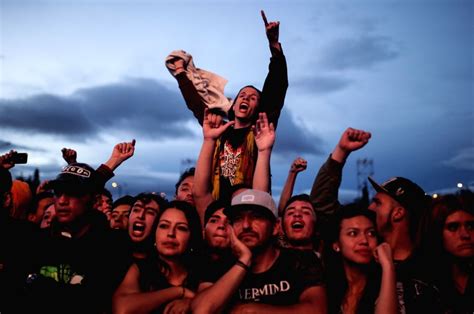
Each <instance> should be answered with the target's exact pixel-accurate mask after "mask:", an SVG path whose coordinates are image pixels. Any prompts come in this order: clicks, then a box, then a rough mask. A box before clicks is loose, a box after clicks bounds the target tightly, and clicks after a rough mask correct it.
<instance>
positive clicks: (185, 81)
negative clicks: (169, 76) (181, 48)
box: [172, 58, 207, 125]
mask: <svg viewBox="0 0 474 314" xmlns="http://www.w3.org/2000/svg"><path fill="white" fill-rule="evenodd" d="M172 62H173V64H174V66H175V71H176V72H175V73H176V75H175V78H176V80H177V81H178V85H179V89H180V90H181V95H183V98H184V101H185V102H186V106H187V107H188V108H189V110H191V111H192V112H193V114H194V116H195V117H196V119H197V120H198V122H199V124H200V125H202V123H203V120H204V109H205V108H207V106H206V104H205V103H204V102H203V101H202V98H201V96H199V93H198V91H197V89H196V87H195V86H194V84H193V82H191V80H190V79H189V78H188V77H187V75H186V64H185V62H184V60H183V59H181V58H175V59H174V60H173V61H172Z"/></svg>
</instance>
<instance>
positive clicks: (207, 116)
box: [202, 108, 235, 141]
mask: <svg viewBox="0 0 474 314" xmlns="http://www.w3.org/2000/svg"><path fill="white" fill-rule="evenodd" d="M234 123H235V121H229V122H227V123H225V124H223V122H222V116H220V115H218V114H214V113H210V112H209V109H208V108H205V109H204V120H203V122H202V133H203V135H204V139H205V140H206V139H208V140H213V141H215V140H217V139H218V138H219V137H220V136H221V135H222V134H223V133H224V131H225V130H227V128H228V127H230V126H231V125H234Z"/></svg>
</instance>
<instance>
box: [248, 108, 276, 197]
mask: <svg viewBox="0 0 474 314" xmlns="http://www.w3.org/2000/svg"><path fill="white" fill-rule="evenodd" d="M253 131H254V134H255V143H256V144H257V148H258V155H257V162H256V164H255V171H254V174H253V182H252V188H253V189H255V190H260V191H264V192H269V191H270V157H271V155H272V149H273V144H274V143H275V128H274V127H273V123H268V119H267V115H266V113H265V112H261V113H259V117H258V120H257V122H256V123H255V126H254V127H253Z"/></svg>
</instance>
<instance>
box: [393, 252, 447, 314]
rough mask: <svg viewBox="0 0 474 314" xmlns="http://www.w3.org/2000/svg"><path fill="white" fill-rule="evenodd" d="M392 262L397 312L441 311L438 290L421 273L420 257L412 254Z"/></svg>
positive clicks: (409, 313)
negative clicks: (394, 275) (395, 283)
mask: <svg viewBox="0 0 474 314" xmlns="http://www.w3.org/2000/svg"><path fill="white" fill-rule="evenodd" d="M394 264H395V272H396V276H397V287H396V290H397V298H398V310H399V313H401V314H404V313H407V314H411V313H441V312H442V311H441V297H440V293H439V290H438V289H437V287H436V286H435V285H434V284H433V282H432V280H429V278H427V277H426V276H425V275H423V271H422V270H423V267H424V265H423V263H422V259H420V258H419V257H418V256H417V255H412V256H410V257H409V258H407V259H405V260H403V261H394Z"/></svg>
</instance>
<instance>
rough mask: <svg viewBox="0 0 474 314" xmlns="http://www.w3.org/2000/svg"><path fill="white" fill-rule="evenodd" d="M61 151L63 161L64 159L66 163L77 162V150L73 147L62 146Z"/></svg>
mask: <svg viewBox="0 0 474 314" xmlns="http://www.w3.org/2000/svg"><path fill="white" fill-rule="evenodd" d="M61 153H62V154H63V159H64V161H66V162H67V164H68V165H70V164H73V163H76V162H77V152H76V151H75V150H74V149H72V148H66V147H64V148H63V149H61Z"/></svg>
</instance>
